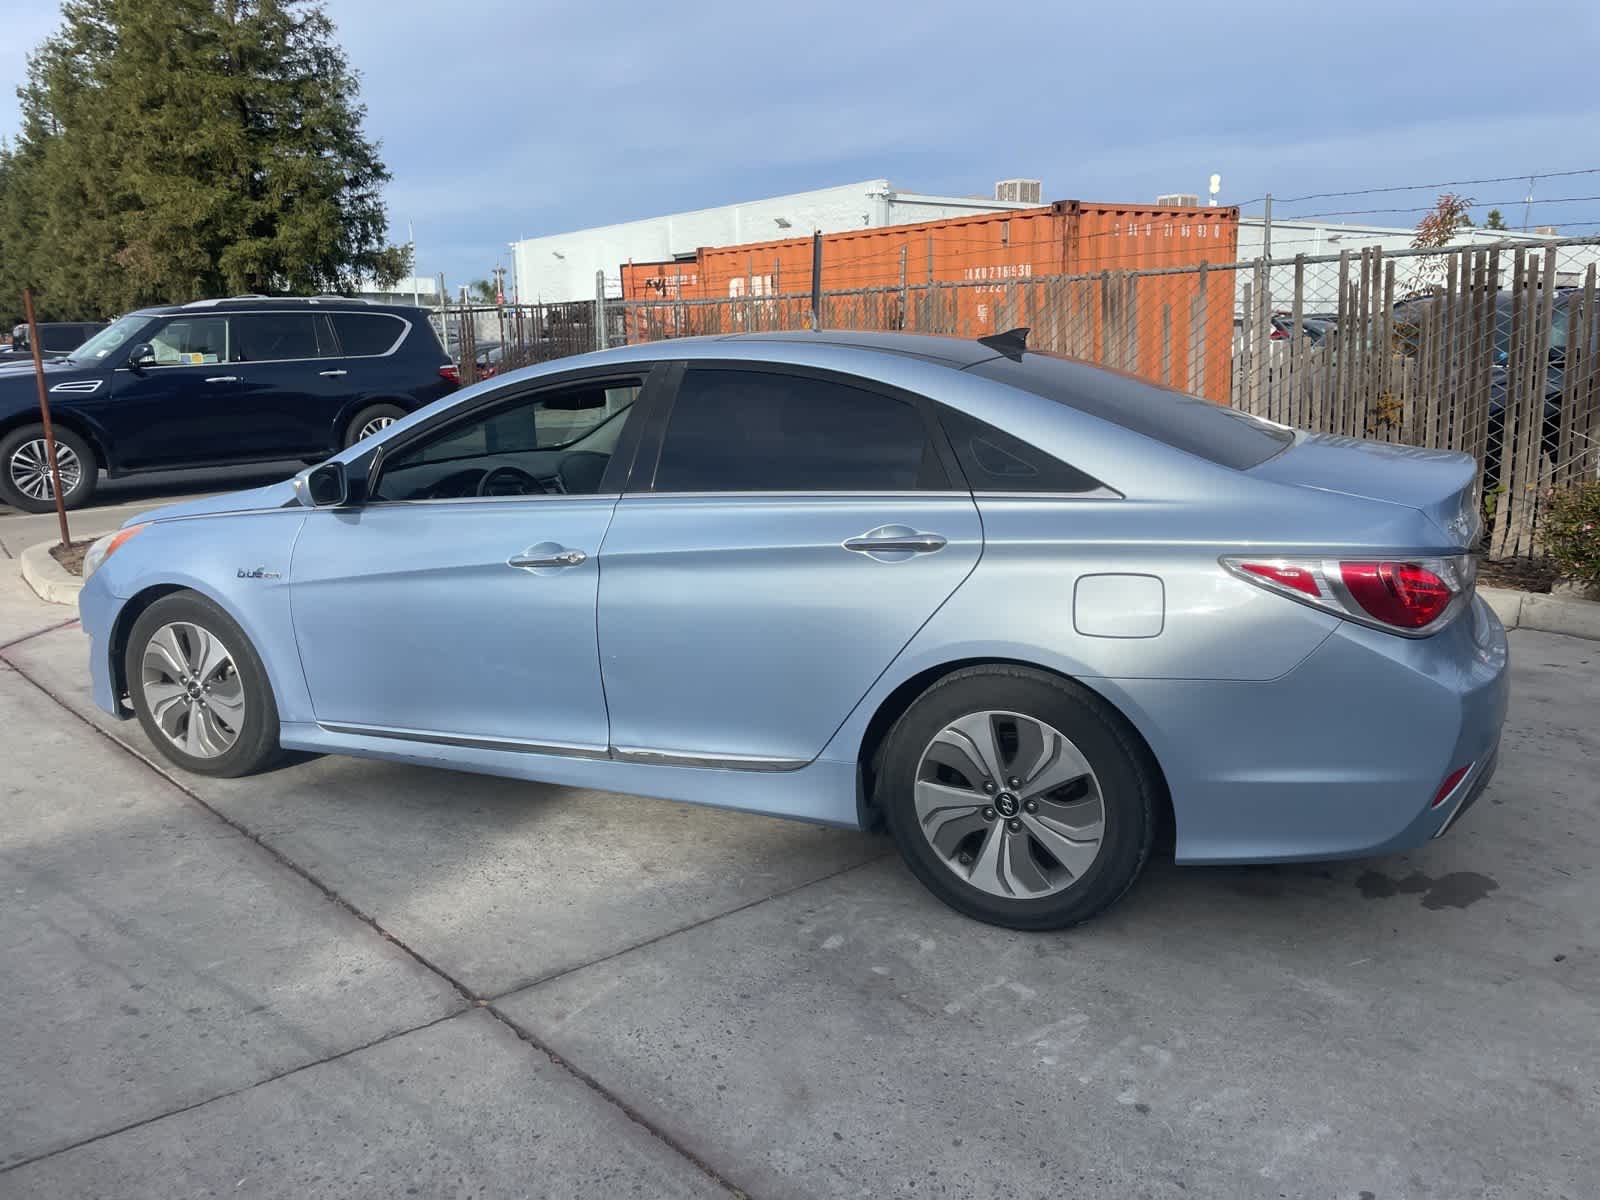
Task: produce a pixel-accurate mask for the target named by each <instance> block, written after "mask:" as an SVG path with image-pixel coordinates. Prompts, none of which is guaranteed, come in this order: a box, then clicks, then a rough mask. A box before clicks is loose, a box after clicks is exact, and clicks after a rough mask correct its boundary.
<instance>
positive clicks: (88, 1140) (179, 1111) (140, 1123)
mask: <svg viewBox="0 0 1600 1200" xmlns="http://www.w3.org/2000/svg"><path fill="white" fill-rule="evenodd" d="M466 1011H470V1010H467V1009H459V1008H458V1009H456V1010H455V1011H454V1012H449V1013H445V1014H444V1015H443V1016H442V1017H435V1018H434V1019H433V1020H431V1021H424V1022H423V1023H422V1024H420V1025H412V1026H411V1027H409V1028H407V1029H396V1030H393V1031H392V1032H390V1033H385V1034H383V1035H381V1036H379V1037H375V1038H373V1039H372V1040H370V1041H366V1042H362V1043H361V1044H360V1045H359V1046H351V1047H350V1048H349V1049H347V1050H340V1051H337V1052H336V1053H333V1054H328V1055H325V1056H324V1057H322V1058H318V1059H313V1060H312V1061H311V1062H306V1063H301V1064H300V1065H299V1066H297V1067H288V1068H286V1069H285V1070H282V1071H277V1072H274V1073H273V1074H271V1075H266V1076H263V1077H262V1078H260V1079H257V1080H256V1081H255V1082H254V1083H247V1084H244V1085H242V1086H240V1087H236V1088H230V1089H229V1090H228V1091H225V1092H218V1093H217V1094H216V1095H215V1096H207V1097H206V1098H205V1099H204V1100H196V1101H195V1102H194V1103H193V1104H184V1105H180V1106H179V1107H177V1108H173V1109H168V1110H167V1111H166V1112H161V1113H156V1114H154V1115H153V1116H148V1117H141V1118H139V1120H137V1121H129V1122H128V1123H127V1124H126V1125H118V1126H117V1127H116V1128H115V1129H106V1130H103V1131H102V1132H100V1133H93V1134H90V1135H89V1136H88V1137H84V1138H79V1139H78V1140H77V1141H75V1142H69V1143H68V1144H67V1145H65V1146H57V1147H56V1148H55V1149H54V1150H47V1151H45V1152H44V1153H43V1154H35V1155H34V1156H33V1157H32V1158H24V1159H21V1160H20V1161H18V1162H14V1163H7V1164H6V1165H5V1166H0V1175H4V1174H6V1173H7V1172H10V1171H15V1170H17V1169H18V1168H19V1167H26V1166H31V1165H33V1164H34V1163H41V1162H45V1161H46V1160H48V1159H52V1158H55V1157H57V1156H58V1155H62V1154H67V1153H70V1152H71V1151H73V1150H81V1149H82V1148H83V1147H85V1146H92V1145H94V1144H95V1143H96V1142H103V1141H105V1140H106V1139H107V1138H114V1137H116V1136H117V1135H118V1134H123V1133H127V1132H129V1131H130V1130H133V1129H142V1128H144V1127H145V1126H146V1125H154V1124H155V1123H156V1122H157V1121H165V1120H166V1119H167V1118H168V1117H178V1116H182V1115H183V1114H184V1113H186V1112H193V1111H194V1110H195V1109H197V1108H204V1107H205V1106H206V1105H208V1104H215V1103H216V1102H217V1101H218V1100H227V1099H229V1098H230V1097H233V1096H242V1095H244V1093H246V1092H253V1091H255V1090H256V1088H258V1087H262V1086H264V1085H266V1084H269V1083H276V1082H277V1081H278V1080H280V1079H288V1078H289V1077H290V1076H292V1075H298V1074H300V1072H302V1071H309V1070H310V1069H311V1068H312V1067H320V1066H322V1065H323V1064H325V1063H331V1062H338V1061H339V1060H340V1059H341V1058H348V1057H349V1056H350V1055H352V1054H360V1053H361V1052H362V1051H363V1050H371V1049H372V1048H373V1047H374V1046H381V1045H383V1044H384V1043H385V1042H392V1041H394V1039H395V1038H402V1037H405V1036H406V1035H407V1034H412V1033H421V1032H422V1031H423V1030H425V1029H432V1028H433V1027H434V1026H435V1025H442V1024H444V1023H445V1022H446V1021H454V1020H455V1019H456V1018H458V1017H460V1016H461V1015H462V1013H463V1012H466Z"/></svg>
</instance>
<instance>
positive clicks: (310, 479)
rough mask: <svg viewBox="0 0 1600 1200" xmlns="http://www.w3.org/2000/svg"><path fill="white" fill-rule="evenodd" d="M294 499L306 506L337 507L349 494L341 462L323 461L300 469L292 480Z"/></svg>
mask: <svg viewBox="0 0 1600 1200" xmlns="http://www.w3.org/2000/svg"><path fill="white" fill-rule="evenodd" d="M294 495H295V499H296V500H298V501H300V503H301V504H303V505H305V506H306V507H307V508H338V507H339V506H340V505H341V504H343V503H344V502H345V501H346V500H347V499H349V496H350V481H349V478H348V477H347V476H346V475H345V473H344V464H343V463H342V462H325V463H322V464H320V465H318V466H315V467H312V468H311V469H310V470H309V471H302V472H301V473H300V474H299V475H297V476H295V480H294Z"/></svg>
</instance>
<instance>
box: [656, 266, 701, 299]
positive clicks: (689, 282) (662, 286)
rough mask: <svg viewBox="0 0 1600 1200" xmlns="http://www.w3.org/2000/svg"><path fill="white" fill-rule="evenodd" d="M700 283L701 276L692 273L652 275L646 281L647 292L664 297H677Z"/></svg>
mask: <svg viewBox="0 0 1600 1200" xmlns="http://www.w3.org/2000/svg"><path fill="white" fill-rule="evenodd" d="M699 282H700V276H699V275H698V274H696V273H695V272H693V271H691V272H689V274H687V275H683V274H672V275H650V276H648V277H646V279H645V281H644V287H645V290H646V291H648V292H660V293H661V294H662V295H663V296H676V295H677V294H678V293H679V291H680V290H682V289H683V288H685V287H691V288H692V287H695V286H696V285H697V284H699Z"/></svg>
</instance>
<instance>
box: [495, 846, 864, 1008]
mask: <svg viewBox="0 0 1600 1200" xmlns="http://www.w3.org/2000/svg"><path fill="white" fill-rule="evenodd" d="M893 857H894V852H893V851H887V852H885V853H882V854H874V855H873V856H872V857H870V858H866V859H863V860H862V861H860V862H853V863H850V864H849V865H848V866H843V867H840V868H838V869H837V870H834V871H829V872H828V873H827V874H825V875H818V876H816V877H815V878H813V879H806V880H802V881H801V882H799V883H796V884H793V885H792V886H790V887H786V888H781V889H779V890H778V891H776V892H770V893H768V894H767V895H765V896H757V897H756V898H755V899H754V900H746V901H745V902H744V903H743V904H740V905H736V906H735V907H733V908H729V909H725V910H724V911H722V912H717V913H712V914H711V915H710V916H708V917H701V918H700V920H698V921H690V922H689V924H687V925H680V926H678V927H677V928H676V929H668V930H665V931H664V932H662V933H658V934H656V935H655V936H654V937H647V938H645V939H644V940H643V941H641V942H634V943H633V944H632V945H630V946H624V947H622V949H620V950H613V951H612V952H611V953H610V954H602V955H601V956H600V957H599V958H592V959H590V960H589V961H588V962H581V963H574V964H573V965H572V966H570V967H562V968H561V969H560V970H559V971H551V972H550V973H549V974H548V975H541V976H539V977H538V978H537V979H530V980H528V981H526V982H524V983H519V984H517V985H515V986H514V987H509V988H506V989H505V990H504V991H502V992H498V993H496V994H495V995H494V996H492V997H490V1000H489V1002H490V1003H493V1002H495V1001H498V1000H504V999H505V998H506V997H508V996H514V995H516V994H517V993H518V992H526V991H529V990H530V989H532V988H536V987H543V986H544V985H545V984H547V983H553V982H554V981H555V980H557V979H565V978H566V977H567V976H568V975H572V974H576V973H577V972H578V971H587V970H588V969H589V968H590V967H597V966H599V965H600V964H601V963H608V962H610V961H612V960H613V959H617V958H621V957H622V956H623V955H625V954H632V953H634V952H635V951H636V950H645V949H648V948H649V947H651V946H654V945H657V944H658V943H660V942H664V941H666V940H667V939H668V938H675V937H677V936H678V935H679V934H681V933H690V932H692V931H694V930H696V929H699V928H701V927H702V926H705V925H710V924H712V923H714V922H716V921H720V920H722V919H723V918H724V917H731V916H735V915H737V914H738V913H742V912H745V911H747V910H749V909H752V908H756V907H758V906H759V905H762V904H770V903H771V902H772V901H774V900H782V899H783V898H784V897H786V896H792V895H794V894H795V893H796V892H803V891H805V889H806V888H809V887H815V886H817V885H818V884H819V883H827V882H828V881H829V880H833V879H837V878H839V876H841V875H848V874H849V873H850V872H851V871H860V870H863V869H865V868H866V867H870V866H874V865H875V864H877V863H881V862H883V861H885V860H886V859H890V858H893Z"/></svg>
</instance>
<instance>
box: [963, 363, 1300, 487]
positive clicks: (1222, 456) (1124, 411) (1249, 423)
mask: <svg viewBox="0 0 1600 1200" xmlns="http://www.w3.org/2000/svg"><path fill="white" fill-rule="evenodd" d="M969 370H970V371H971V372H972V373H973V374H974V375H982V376H984V377H985V378H986V379H993V380H994V381H995V382H997V383H1004V384H1009V385H1010V386H1011V387H1015V388H1021V389H1022V390H1023V391H1027V392H1032V393H1033V394H1034V395H1036V396H1043V397H1044V398H1045V399H1047V400H1054V401H1055V402H1056V403H1058V404H1065V405H1066V406H1067V407H1069V408H1075V409H1077V410H1078V411H1079V412H1084V413H1088V414H1089V415H1090V416H1092V417H1099V418H1100V419H1101V420H1102V421H1110V422H1111V423H1112V424H1113V425H1120V426H1122V427H1123V428H1124V429H1128V430H1131V431H1132V432H1134V433H1138V434H1143V435H1144V436H1145V437H1147V438H1152V439H1153V440H1155V441H1158V442H1161V443H1163V444H1165V445H1168V446H1171V447H1173V448H1174V449H1177V450H1184V451H1187V452H1188V453H1190V454H1194V455H1198V456H1199V457H1200V458H1204V459H1207V460H1209V461H1211V462H1214V463H1217V464H1218V465H1219V466H1224V467H1232V468H1233V469H1234V470H1236V471H1245V470H1248V469H1249V468H1251V467H1254V466H1256V465H1258V464H1260V463H1263V462H1265V461H1266V460H1267V459H1269V458H1271V457H1272V456H1273V455H1274V454H1276V453H1278V451H1280V450H1282V449H1283V448H1284V447H1285V446H1287V445H1289V443H1290V442H1292V441H1294V433H1293V431H1291V430H1288V429H1280V428H1279V427H1277V426H1275V425H1269V424H1267V423H1266V422H1264V421H1258V420H1256V419H1255V418H1254V417H1250V416H1247V415H1245V414H1244V413H1242V412H1239V411H1238V410H1237V409H1233V408H1228V407H1227V406H1226V405H1222V404H1213V403H1212V402H1211V401H1210V400H1202V399H1200V398H1199V397H1197V396H1189V395H1186V394H1184V393H1183V392H1175V391H1172V390H1171V389H1170V388H1164V387H1158V386H1157V385H1156V384H1153V383H1146V382H1145V381H1144V380H1142V379H1136V378H1134V377H1133V376H1132V375H1122V374H1119V373H1117V372H1115V371H1105V370H1100V369H1097V368H1095V367H1090V366H1087V365H1085V364H1083V363H1078V362H1072V361H1070V360H1068V359H1064V358H1055V357H1053V356H1051V355H1048V354H1025V355H1023V356H1022V360H1021V361H1020V362H1018V361H1015V360H1013V359H1009V358H996V359H991V360H990V361H989V362H985V363H980V364H979V365H978V366H976V367H971V368H969Z"/></svg>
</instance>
